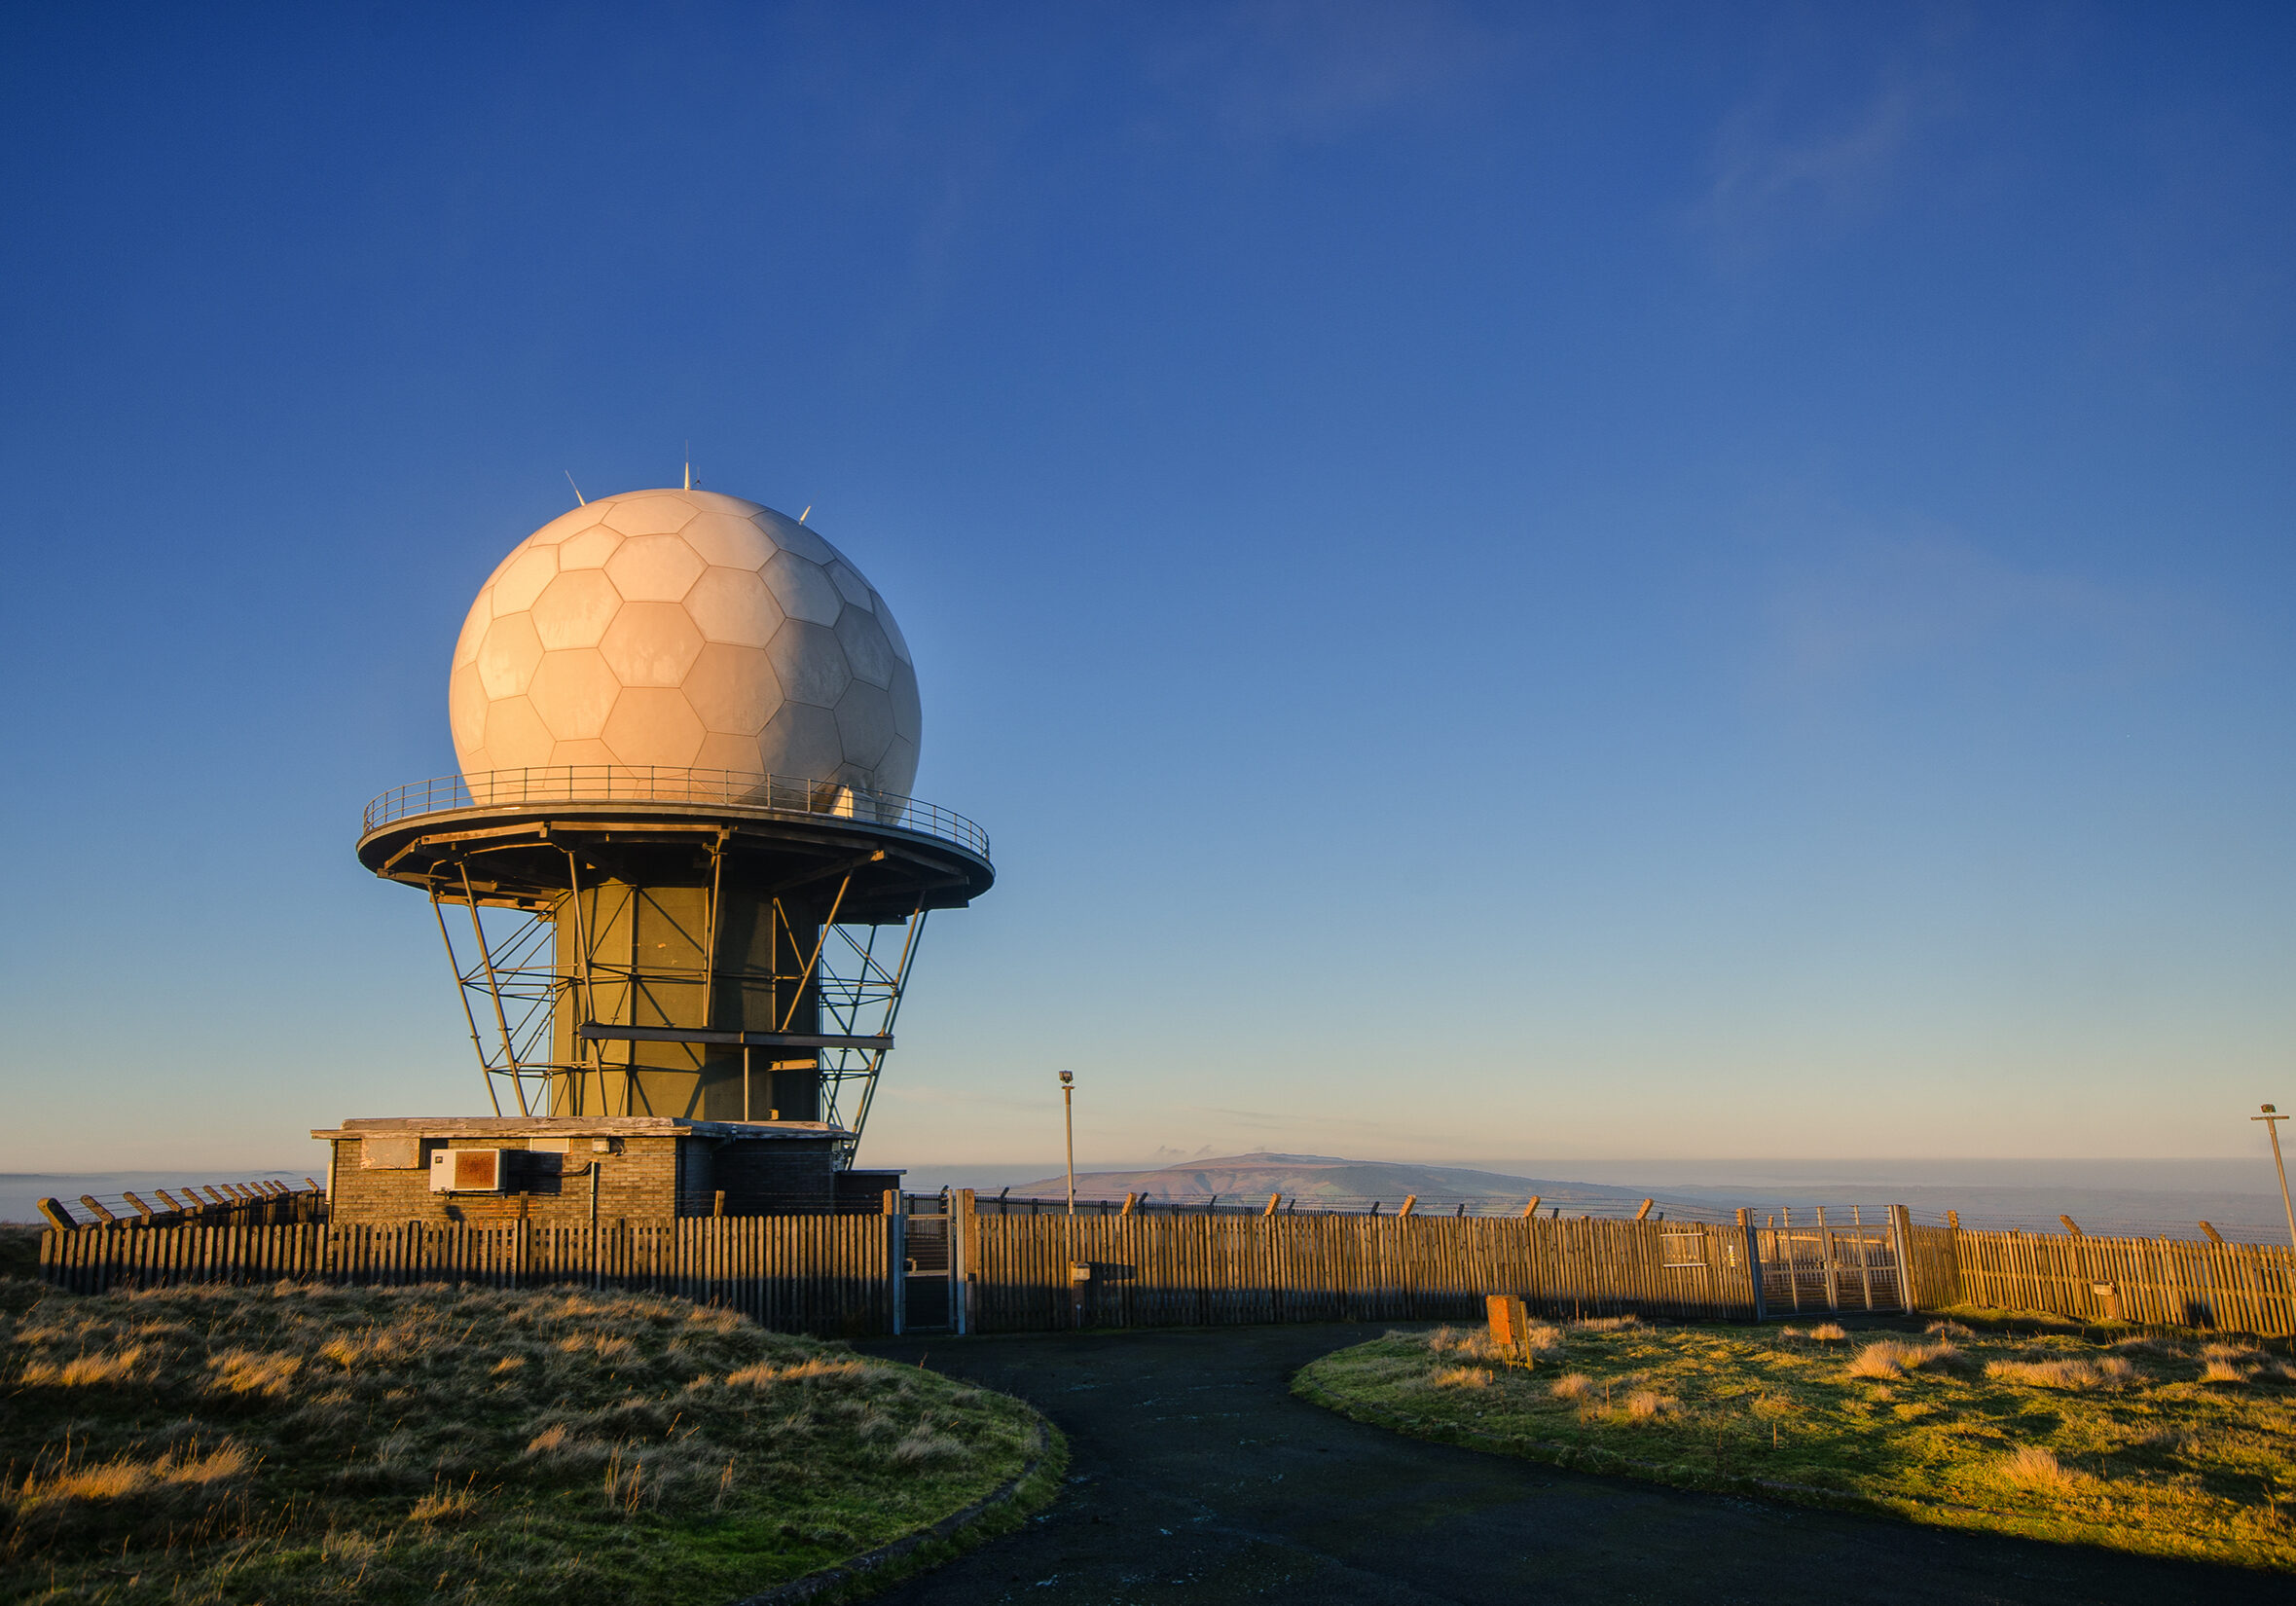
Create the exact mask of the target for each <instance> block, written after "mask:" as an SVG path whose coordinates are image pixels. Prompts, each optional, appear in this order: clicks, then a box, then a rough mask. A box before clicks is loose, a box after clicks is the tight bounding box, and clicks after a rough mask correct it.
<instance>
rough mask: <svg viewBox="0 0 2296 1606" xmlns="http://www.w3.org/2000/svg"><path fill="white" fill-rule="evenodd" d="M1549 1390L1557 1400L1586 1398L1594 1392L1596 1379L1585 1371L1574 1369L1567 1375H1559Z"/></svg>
mask: <svg viewBox="0 0 2296 1606" xmlns="http://www.w3.org/2000/svg"><path fill="white" fill-rule="evenodd" d="M1549 1392H1550V1393H1552V1394H1553V1396H1554V1398H1555V1399H1557V1400H1584V1399H1585V1398H1587V1397H1588V1396H1589V1395H1591V1394H1592V1393H1593V1392H1594V1379H1593V1378H1591V1377H1589V1376H1587V1375H1586V1374H1585V1372H1583V1371H1574V1372H1572V1373H1571V1374H1570V1375H1569V1376H1567V1377H1557V1378H1556V1379H1555V1380H1554V1382H1553V1383H1552V1384H1551V1385H1550V1386H1549Z"/></svg>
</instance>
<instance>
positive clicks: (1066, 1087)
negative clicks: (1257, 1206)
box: [1060, 1071, 2279, 1217]
mask: <svg viewBox="0 0 2296 1606" xmlns="http://www.w3.org/2000/svg"><path fill="white" fill-rule="evenodd" d="M1075 1092H1076V1073H1075V1072H1074V1071H1063V1072H1062V1073H1061V1074H1060V1119H1061V1124H1062V1125H1063V1126H1064V1127H1066V1128H1067V1129H1068V1140H1069V1215H1070V1216H1071V1217H1074V1216H1075V1214H1076V1100H1075ZM2273 1152H2274V1153H2276V1154H2277V1153H2278V1152H2279V1149H2278V1145H2276V1146H2274V1149H2273Z"/></svg>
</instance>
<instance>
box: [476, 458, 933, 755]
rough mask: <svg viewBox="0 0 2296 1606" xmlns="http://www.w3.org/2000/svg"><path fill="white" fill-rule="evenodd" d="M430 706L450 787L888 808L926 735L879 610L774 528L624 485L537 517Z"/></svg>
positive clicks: (736, 504)
mask: <svg viewBox="0 0 2296 1606" xmlns="http://www.w3.org/2000/svg"><path fill="white" fill-rule="evenodd" d="M447 703H448V710H449V712H450V715H451V717H452V719H453V721H454V728H455V757H456V762H458V763H459V764H460V765H461V766H462V773H463V775H464V776H465V777H466V778H469V777H475V776H478V775H482V774H485V773H487V772H490V771H493V772H500V771H504V770H519V769H527V768H529V767H541V766H556V765H566V764H584V765H588V764H614V765H634V766H670V767H673V768H692V769H706V770H739V771H744V772H748V773H758V774H767V775H777V776H787V777H790V778H793V779H798V780H806V781H820V782H836V783H837V784H839V785H845V786H853V787H857V788H861V789H863V790H867V791H873V792H892V793H897V794H900V795H904V796H905V795H906V794H907V793H908V790H909V788H910V786H911V785H912V784H913V783H914V782H915V780H916V776H917V748H918V742H919V740H920V739H921V737H922V736H923V734H924V722H923V711H922V709H921V707H920V705H919V703H918V700H917V672H916V669H915V668H914V667H913V666H912V664H911V663H910V660H909V647H908V643H907V642H906V641H904V640H902V639H901V633H900V627H899V626H897V625H895V624H894V623H893V613H892V610H891V609H889V608H888V607H887V606H886V605H885V599H884V598H883V597H880V596H879V595H878V594H877V593H876V591H874V590H873V589H872V588H871V587H870V585H869V582H868V581H866V580H864V579H863V578H861V573H860V570H859V569H857V568H856V567H855V566H853V564H852V563H851V562H850V561H849V560H848V559H847V558H846V557H845V555H844V554H842V553H840V552H839V551H838V550H837V549H836V548H835V547H833V546H831V545H830V544H829V543H828V542H827V541H825V540H823V539H821V537H820V536H819V535H817V534H815V533H814V532H813V531H812V530H810V529H806V528H805V527H804V526H803V525H800V524H798V523H797V522H796V521H795V520H793V519H790V518H788V517H787V516H786V515H784V514H781V513H776V512H775V511H774V510H773V509H771V508H768V507H760V506H759V505H758V504H757V503H755V502H747V501H744V500H742V499H741V498H740V497H738V496H721V495H718V494H716V493H712V492H708V491H634V492H631V493H628V494H626V495H620V496H604V497H601V498H599V499H598V500H596V501H593V502H591V503H589V504H588V505H587V506H584V507H578V508H576V509H575V510H574V511H573V512H571V513H568V514H565V515H564V516H563V517H561V518H557V519H553V520H552V521H551V522H550V523H548V524H546V525H544V526H543V527H542V528H541V529H537V530H535V531H534V533H533V534H531V535H528V537H527V538H526V539H525V540H523V541H521V542H520V543H519V544H518V545H517V546H516V547H515V548H514V549H512V551H511V553H510V556H509V557H507V558H505V559H503V560H502V562H501V565H500V566H498V567H496V568H495V570H494V572H493V574H492V577H491V578H490V579H489V580H488V581H487V583H486V584H485V585H484V586H483V587H481V588H480V590H479V594H478V601H476V602H473V603H471V605H470V615H469V617H468V618H466V619H465V620H464V621H463V623H462V636H461V639H459V640H457V641H456V643H455V669H454V675H453V677H452V679H451V680H450V682H449V689H448V694H447Z"/></svg>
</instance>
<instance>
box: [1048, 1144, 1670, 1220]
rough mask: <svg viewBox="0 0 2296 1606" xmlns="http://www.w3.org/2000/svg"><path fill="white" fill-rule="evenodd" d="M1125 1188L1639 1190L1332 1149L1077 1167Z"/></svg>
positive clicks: (1227, 1195)
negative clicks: (1132, 1166)
mask: <svg viewBox="0 0 2296 1606" xmlns="http://www.w3.org/2000/svg"><path fill="white" fill-rule="evenodd" d="M1067 1188H1068V1183H1067V1179H1065V1178H1063V1177H1057V1176H1056V1177H1047V1178H1044V1179H1043V1180H1041V1181H1039V1182H1033V1183H1022V1184H1019V1185H1018V1186H1015V1187H1013V1188H1012V1190H1011V1191H1012V1193H1013V1195H1014V1196H1015V1197H1017V1198H1030V1197H1037V1198H1057V1197H1061V1196H1064V1195H1065V1194H1066V1192H1067ZM1127 1193H1138V1194H1140V1195H1141V1196H1142V1197H1144V1198H1148V1199H1158V1200H1167V1201H1178V1200H1184V1199H1208V1198H1211V1197H1213V1196H1214V1195H1216V1194H1217V1195H1219V1196H1220V1197H1221V1198H1223V1199H1235V1200H1243V1199H1264V1198H1266V1197H1267V1196H1268V1195H1269V1194H1270V1193H1281V1194H1282V1195H1284V1197H1285V1198H1287V1199H1293V1198H1295V1199H1297V1200H1299V1201H1300V1203H1302V1204H1304V1205H1319V1204H1320V1205H1327V1206H1335V1205H1360V1206H1363V1207H1366V1208H1368V1207H1369V1205H1370V1204H1372V1203H1373V1202H1374V1201H1377V1202H1380V1203H1383V1204H1386V1205H1388V1206H1389V1207H1390V1208H1392V1207H1393V1206H1395V1205H1398V1204H1401V1203H1402V1202H1403V1198H1404V1197H1405V1196H1406V1195H1408V1194H1416V1195H1418V1198H1419V1201H1420V1203H1421V1204H1422V1205H1425V1206H1432V1205H1438V1204H1461V1203H1466V1204H1476V1203H1483V1204H1488V1203H1491V1202H1495V1201H1499V1200H1507V1201H1511V1202H1517V1203H1519V1202H1525V1201H1528V1200H1529V1198H1530V1197H1531V1195H1532V1194H1534V1193H1536V1194H1538V1195H1539V1196H1540V1197H1541V1198H1542V1199H1544V1200H1545V1201H1546V1202H1547V1203H1548V1204H1554V1205H1561V1206H1563V1207H1564V1208H1565V1209H1566V1210H1569V1209H1574V1208H1575V1209H1586V1208H1589V1207H1592V1208H1596V1209H1601V1208H1603V1207H1612V1208H1615V1207H1616V1206H1617V1205H1618V1204H1620V1203H1621V1202H1622V1201H1624V1202H1629V1203H1630V1202H1632V1201H1633V1200H1635V1199H1637V1198H1639V1197H1640V1195H1638V1194H1637V1193H1635V1192H1634V1191H1633V1190H1632V1189H1631V1188H1623V1187H1600V1186H1594V1185H1592V1184H1589V1183H1570V1182H1556V1181H1552V1180H1549V1179H1543V1178H1538V1177H1509V1176H1503V1175H1501V1174H1500V1173H1498V1172H1495V1171H1471V1170H1467V1169H1464V1168H1462V1167H1458V1166H1443V1165H1406V1164H1403V1163H1401V1162H1398V1161H1393V1160H1348V1159H1338V1158H1334V1157H1332V1156H1330V1155H1327V1154H1274V1153H1268V1152H1265V1151H1261V1152H1258V1153H1253V1154H1235V1155H1230V1156H1228V1157H1226V1158H1224V1159H1217V1160H1188V1161H1185V1162H1184V1163H1182V1164H1179V1165H1171V1166H1165V1167H1163V1168H1162V1169H1160V1170H1154V1171H1079V1172H1077V1173H1076V1196H1077V1197H1078V1198H1080V1199H1120V1198H1122V1197H1123V1196H1124V1195H1125V1194H1127Z"/></svg>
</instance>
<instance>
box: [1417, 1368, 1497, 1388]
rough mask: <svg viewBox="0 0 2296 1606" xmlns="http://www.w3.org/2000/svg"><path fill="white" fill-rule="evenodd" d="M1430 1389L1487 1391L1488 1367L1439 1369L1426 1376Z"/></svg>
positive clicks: (1489, 1371)
mask: <svg viewBox="0 0 2296 1606" xmlns="http://www.w3.org/2000/svg"><path fill="white" fill-rule="evenodd" d="M1427 1381H1428V1384H1429V1386H1430V1387H1432V1388H1439V1389H1487V1388H1489V1387H1490V1386H1491V1369H1490V1368H1488V1367H1441V1368H1439V1369H1436V1370H1434V1371H1431V1372H1429V1373H1428V1374H1427Z"/></svg>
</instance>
